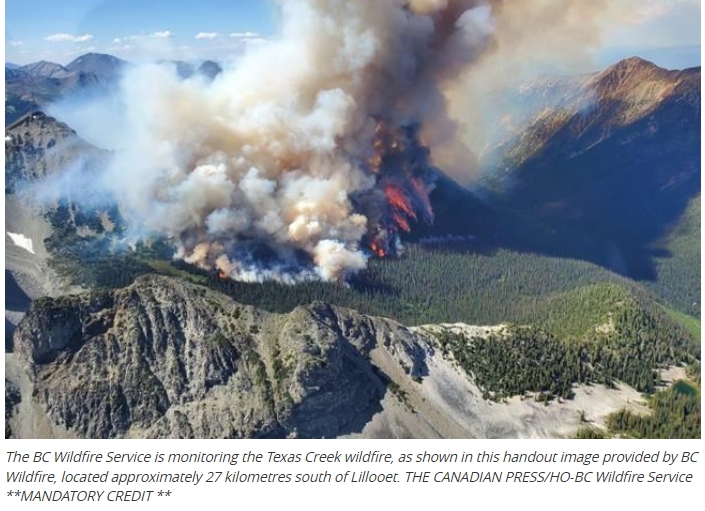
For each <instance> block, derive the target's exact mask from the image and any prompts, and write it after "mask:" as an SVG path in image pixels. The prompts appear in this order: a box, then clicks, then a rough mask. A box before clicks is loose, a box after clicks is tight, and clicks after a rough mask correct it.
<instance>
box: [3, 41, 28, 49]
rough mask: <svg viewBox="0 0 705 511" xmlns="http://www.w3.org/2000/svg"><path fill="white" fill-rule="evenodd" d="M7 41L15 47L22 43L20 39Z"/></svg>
mask: <svg viewBox="0 0 705 511" xmlns="http://www.w3.org/2000/svg"><path fill="white" fill-rule="evenodd" d="M7 43H8V44H9V45H10V46H12V47H15V48H16V47H18V46H22V45H23V44H24V43H23V42H22V41H8V42H7Z"/></svg>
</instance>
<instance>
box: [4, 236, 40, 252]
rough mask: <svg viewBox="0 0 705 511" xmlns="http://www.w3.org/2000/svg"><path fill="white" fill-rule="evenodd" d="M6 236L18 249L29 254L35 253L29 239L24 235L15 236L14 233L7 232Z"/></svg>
mask: <svg viewBox="0 0 705 511" xmlns="http://www.w3.org/2000/svg"><path fill="white" fill-rule="evenodd" d="M7 235H8V236H9V237H10V239H11V240H12V242H13V243H14V244H15V245H17V246H18V247H20V248H23V249H25V250H26V251H27V252H29V253H30V254H34V253H35V252H34V246H33V245H32V239H31V238H28V237H26V236H25V235H24V234H15V233H14V232H8V233H7Z"/></svg>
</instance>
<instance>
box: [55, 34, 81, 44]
mask: <svg viewBox="0 0 705 511" xmlns="http://www.w3.org/2000/svg"><path fill="white" fill-rule="evenodd" d="M44 39H45V40H46V41H51V42H53V43H61V42H72V43H83V42H86V41H90V40H91V39H93V35H92V34H83V35H73V34H51V35H48V36H46V37H45V38H44Z"/></svg>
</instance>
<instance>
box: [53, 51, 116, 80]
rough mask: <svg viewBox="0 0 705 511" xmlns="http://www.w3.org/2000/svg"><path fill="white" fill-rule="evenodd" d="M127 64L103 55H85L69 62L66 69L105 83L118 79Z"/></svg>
mask: <svg viewBox="0 0 705 511" xmlns="http://www.w3.org/2000/svg"><path fill="white" fill-rule="evenodd" d="M126 67H127V62H126V61H124V60H122V59H119V58H117V57H113V56H112V55H107V54H103V53H86V54H85V55H81V56H80V57H78V58H76V59H75V60H73V61H71V62H70V63H69V64H68V65H67V66H66V69H67V70H68V71H69V72H71V73H88V74H92V75H95V76H97V77H98V78H100V79H102V80H106V81H112V80H116V79H117V78H119V76H120V74H121V73H122V72H123V71H124V70H125V68H126Z"/></svg>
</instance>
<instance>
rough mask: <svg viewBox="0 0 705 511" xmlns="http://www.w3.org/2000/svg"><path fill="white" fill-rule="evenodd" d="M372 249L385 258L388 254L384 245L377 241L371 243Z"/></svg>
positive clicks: (378, 255)
mask: <svg viewBox="0 0 705 511" xmlns="http://www.w3.org/2000/svg"><path fill="white" fill-rule="evenodd" d="M370 250H372V252H373V253H374V254H375V255H376V256H377V257H379V258H381V259H384V258H385V257H386V256H387V251H386V250H384V247H383V246H381V245H379V244H378V243H377V242H376V241H372V242H371V243H370Z"/></svg>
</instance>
